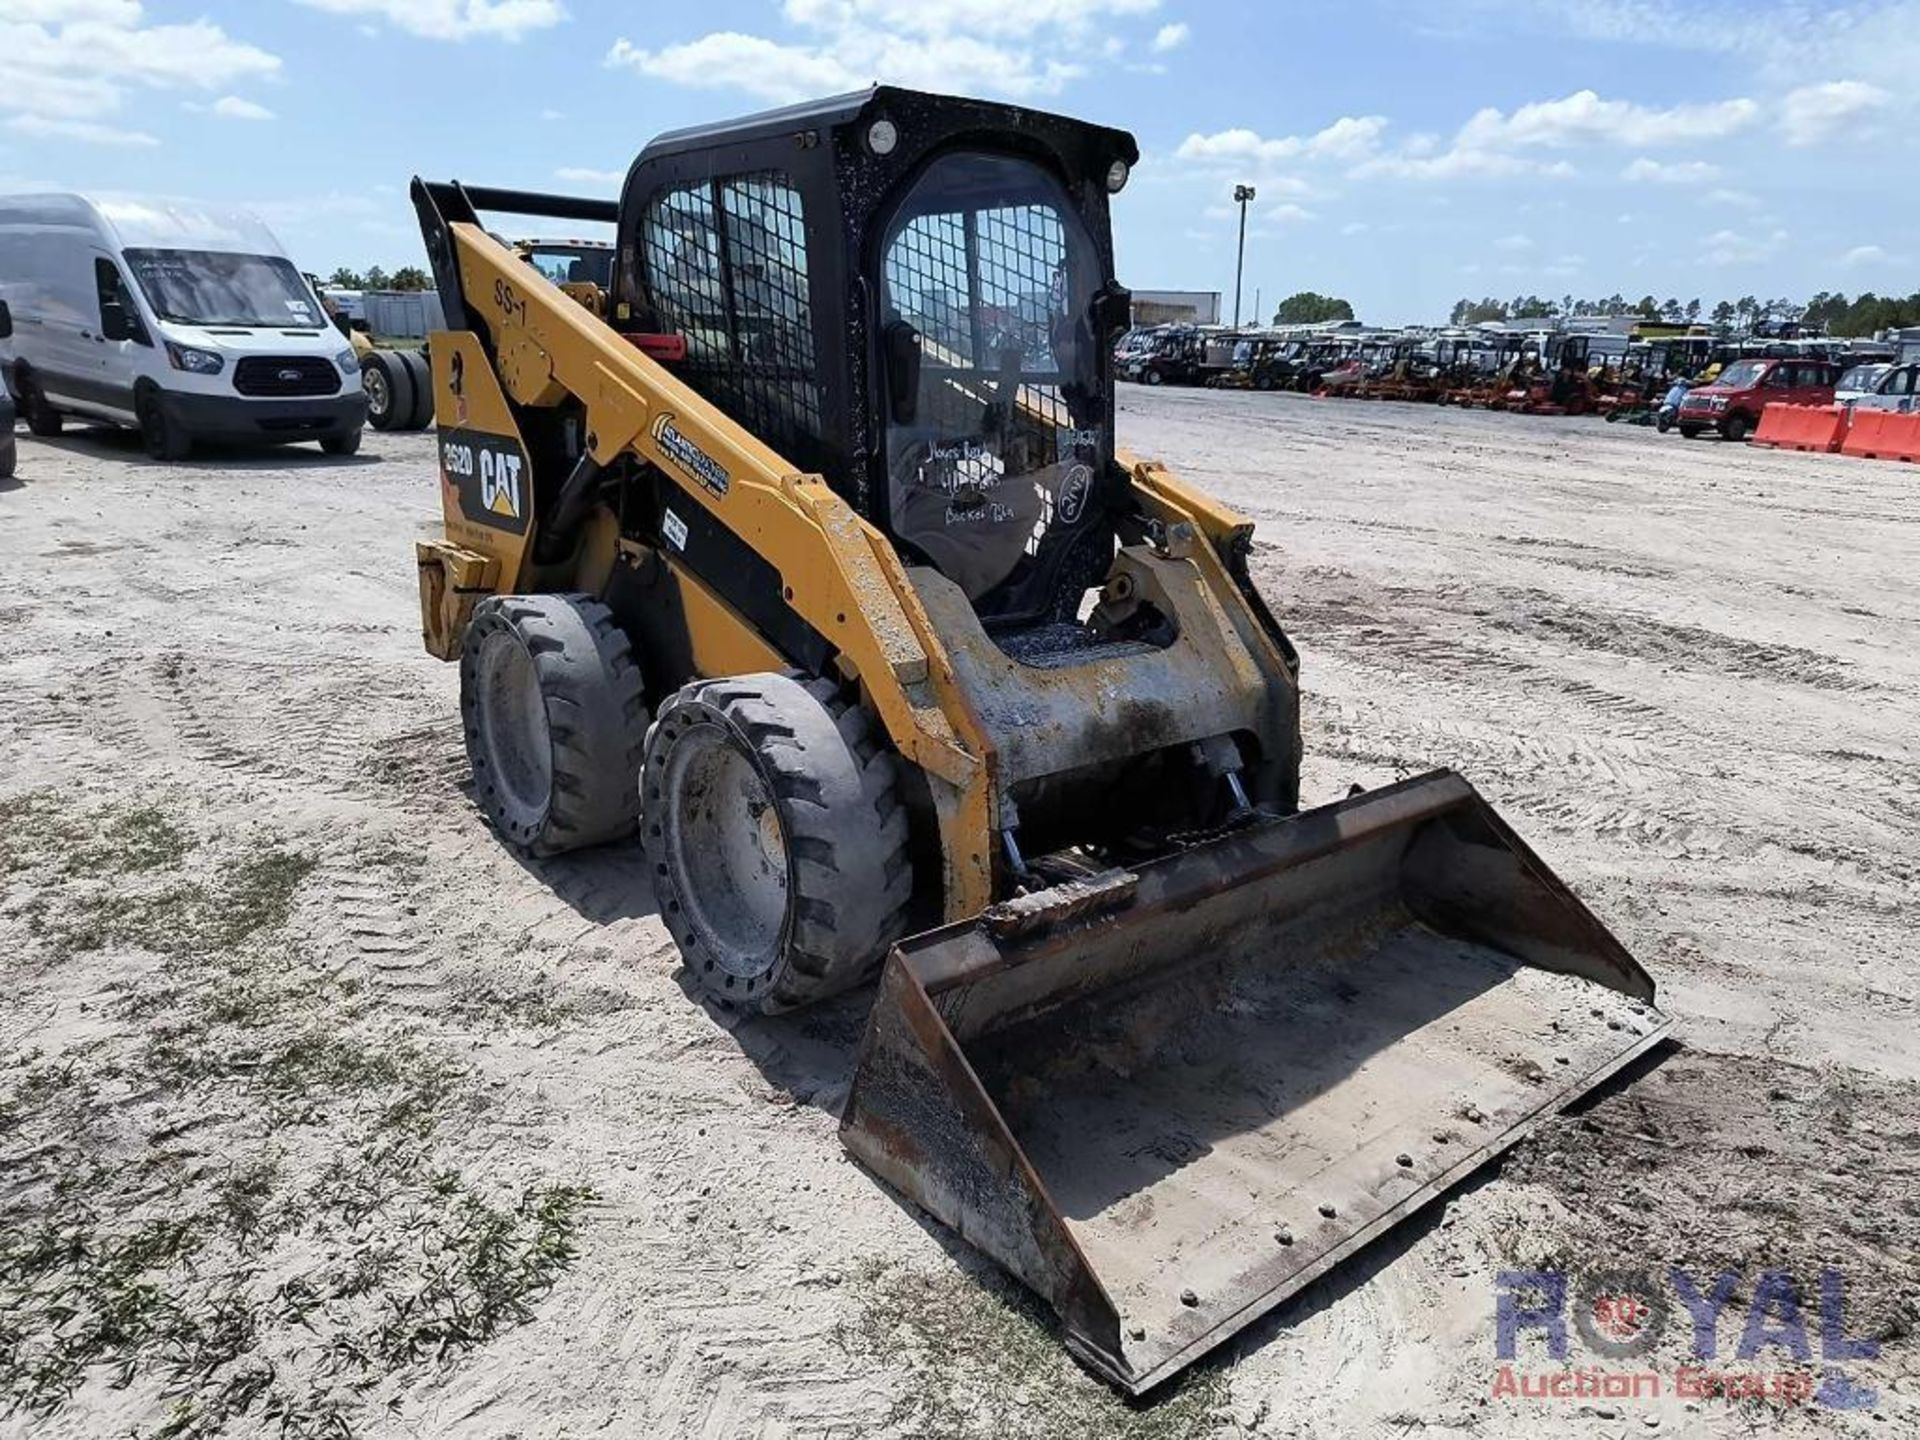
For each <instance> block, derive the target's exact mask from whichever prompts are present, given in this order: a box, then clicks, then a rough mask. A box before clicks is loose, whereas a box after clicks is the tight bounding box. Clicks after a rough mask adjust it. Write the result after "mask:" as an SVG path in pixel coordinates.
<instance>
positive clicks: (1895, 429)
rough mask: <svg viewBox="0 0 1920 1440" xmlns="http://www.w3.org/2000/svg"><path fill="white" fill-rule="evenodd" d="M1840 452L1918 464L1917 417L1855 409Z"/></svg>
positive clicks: (1919, 418) (1919, 438)
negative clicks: (1845, 440)
mask: <svg viewBox="0 0 1920 1440" xmlns="http://www.w3.org/2000/svg"><path fill="white" fill-rule="evenodd" d="M1768 408H1772V407H1768ZM1840 453H1841V454H1842V455H1853V456H1857V457H1858V458H1860V459H1862V460H1909V461H1920V415H1902V414H1900V413H1898V412H1897V411H1893V410H1855V411H1854V412H1853V424H1852V426H1851V427H1850V428H1849V429H1848V431H1847V442H1846V444H1844V445H1842V446H1841V447H1840Z"/></svg>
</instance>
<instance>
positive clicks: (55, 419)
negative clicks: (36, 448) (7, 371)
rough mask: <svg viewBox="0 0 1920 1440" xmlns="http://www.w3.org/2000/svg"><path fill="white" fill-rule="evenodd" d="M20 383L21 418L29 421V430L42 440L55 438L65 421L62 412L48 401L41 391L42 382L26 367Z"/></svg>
mask: <svg viewBox="0 0 1920 1440" xmlns="http://www.w3.org/2000/svg"><path fill="white" fill-rule="evenodd" d="M19 384H20V418H21V419H23V420H25V421H26V422H27V430H28V432H29V433H31V434H34V435H37V436H39V437H40V438H41V439H42V440H52V439H54V438H55V437H56V436H58V435H59V433H60V431H61V429H62V428H63V425H64V423H65V422H64V420H63V418H62V416H61V414H60V412H59V411H58V410H56V409H54V408H53V406H51V405H49V404H48V403H47V397H46V396H45V395H43V394H41V393H40V382H39V381H38V380H36V379H34V378H33V376H32V374H31V373H28V372H27V371H26V370H25V369H24V368H23V369H22V371H21V374H20V377H19Z"/></svg>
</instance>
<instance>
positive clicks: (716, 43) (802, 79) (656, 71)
mask: <svg viewBox="0 0 1920 1440" xmlns="http://www.w3.org/2000/svg"><path fill="white" fill-rule="evenodd" d="M607 64H608V65H609V66H612V67H614V68H620V67H626V68H629V69H633V70H636V71H638V72H639V73H640V74H642V75H645V76H646V77H647V78H648V79H651V80H665V81H666V82H667V83H668V84H670V85H685V86H687V87H688V88H690V89H702V90H725V89H737V90H744V91H746V92H747V93H748V94H749V95H757V96H759V97H760V98H761V99H763V100H771V101H774V102H775V103H780V102H783V101H790V100H803V99H806V98H807V97H809V96H812V95H828V94H832V93H833V92H834V91H837V90H852V89H856V88H858V87H859V86H860V85H862V84H863V83H865V82H864V81H863V80H862V79H861V78H860V77H859V75H858V73H857V72H856V71H853V70H850V69H848V68H847V66H846V64H845V62H843V61H842V60H841V59H840V58H839V57H838V56H835V55H831V54H828V53H825V52H823V51H818V50H813V49H809V48H808V47H806V46H803V45H782V44H779V43H778V42H777V41H773V40H768V39H766V38H764V37H763V36H759V35H742V34H740V33H739V32H738V31H733V30H718V31H715V32H713V33H712V34H709V35H702V36H701V37H700V38H699V39H698V40H690V41H688V42H686V43H685V44H683V45H668V46H666V47H664V48H662V49H659V50H642V49H640V48H639V47H638V46H636V45H634V44H633V42H632V41H630V40H628V39H626V38H625V37H622V38H621V39H618V40H616V41H614V42H613V49H611V50H610V51H608V52H607ZM872 78H874V77H872V76H869V77H868V79H872Z"/></svg>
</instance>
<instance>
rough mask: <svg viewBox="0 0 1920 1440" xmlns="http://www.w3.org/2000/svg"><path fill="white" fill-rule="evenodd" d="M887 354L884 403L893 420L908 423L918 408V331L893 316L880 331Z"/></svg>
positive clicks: (903, 423) (911, 420) (902, 423)
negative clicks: (885, 396) (892, 319)
mask: <svg viewBox="0 0 1920 1440" xmlns="http://www.w3.org/2000/svg"><path fill="white" fill-rule="evenodd" d="M882 337H883V338H882V344H883V345H884V346H885V349H886V354H887V407H888V409H889V410H890V411H891V412H892V415H893V423H894V424H896V425H910V424H912V423H913V417H914V416H915V415H916V414H917V413H918V412H919V409H920V332H919V331H918V330H916V329H914V328H913V326H911V325H909V324H908V323H907V322H906V321H905V320H895V321H893V322H892V323H890V324H889V325H888V326H887V328H886V329H885V330H884V331H883V332H882Z"/></svg>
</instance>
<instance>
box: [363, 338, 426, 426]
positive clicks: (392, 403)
mask: <svg viewBox="0 0 1920 1440" xmlns="http://www.w3.org/2000/svg"><path fill="white" fill-rule="evenodd" d="M360 368H361V370H362V371H372V372H373V373H375V374H377V375H378V376H379V377H380V379H381V381H382V382H383V383H385V385H386V387H387V408H386V409H385V410H383V411H381V412H379V413H377V414H376V413H375V412H374V409H373V405H372V399H373V397H372V396H371V395H369V396H368V402H369V403H368V405H367V423H368V424H369V425H371V426H373V428H374V429H376V430H380V431H387V430H404V429H405V428H406V426H407V422H408V420H409V419H411V418H412V415H413V372H412V371H411V370H409V369H408V368H407V367H406V366H405V365H404V364H402V363H401V362H400V361H399V360H398V359H397V358H396V357H395V356H394V354H393V353H392V352H390V351H384V350H373V351H369V352H368V353H367V355H366V356H365V357H363V358H362V359H361V361H360ZM360 383H361V387H362V388H363V389H364V388H365V386H366V380H365V378H364V376H363V377H362V379H361V382H360Z"/></svg>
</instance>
